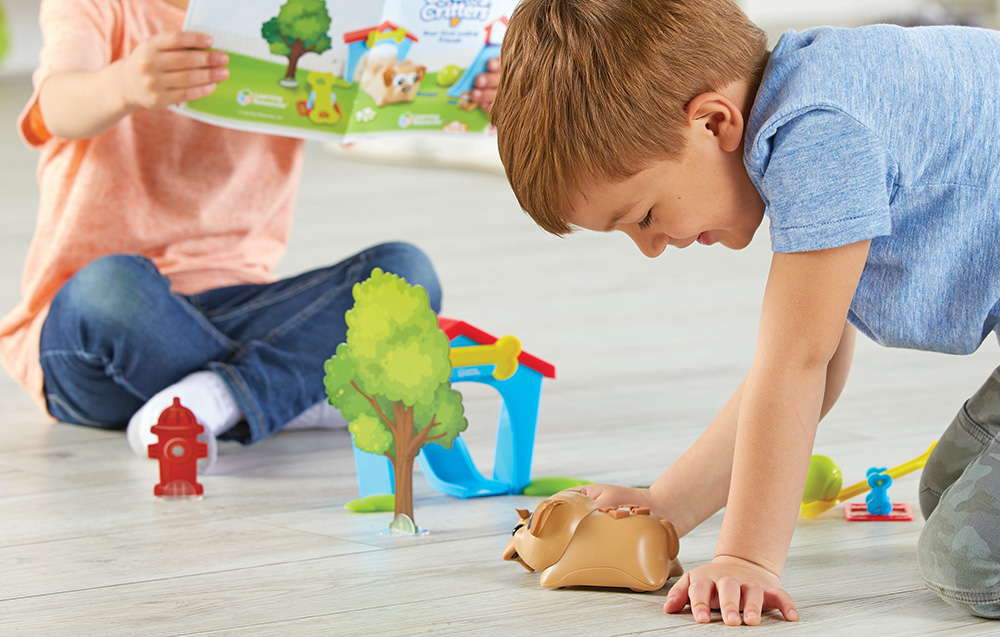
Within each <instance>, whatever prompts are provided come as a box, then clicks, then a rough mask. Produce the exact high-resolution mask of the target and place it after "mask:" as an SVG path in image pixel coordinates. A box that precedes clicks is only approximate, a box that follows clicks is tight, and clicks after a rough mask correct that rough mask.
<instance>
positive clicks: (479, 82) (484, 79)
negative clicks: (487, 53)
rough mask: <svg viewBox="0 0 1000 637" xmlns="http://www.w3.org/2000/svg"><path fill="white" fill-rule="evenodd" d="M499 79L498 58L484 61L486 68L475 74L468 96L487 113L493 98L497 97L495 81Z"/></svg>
mask: <svg viewBox="0 0 1000 637" xmlns="http://www.w3.org/2000/svg"><path fill="white" fill-rule="evenodd" d="M499 81H500V58H493V59H491V60H489V61H488V62H487V63H486V70H485V71H484V72H482V73H480V74H479V75H477V76H476V79H475V82H474V84H475V88H473V89H472V91H471V94H470V95H469V97H471V98H472V101H473V102H475V103H476V104H479V108H481V109H483V110H484V111H486V112H487V113H489V112H490V108H491V107H492V106H493V100H495V99H496V97H497V83H498V82H499Z"/></svg>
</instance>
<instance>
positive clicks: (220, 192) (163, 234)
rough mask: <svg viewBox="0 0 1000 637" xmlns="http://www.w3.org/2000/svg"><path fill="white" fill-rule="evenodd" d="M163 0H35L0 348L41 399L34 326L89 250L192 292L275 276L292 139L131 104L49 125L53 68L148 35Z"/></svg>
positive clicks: (297, 145) (170, 16)
mask: <svg viewBox="0 0 1000 637" xmlns="http://www.w3.org/2000/svg"><path fill="white" fill-rule="evenodd" d="M183 19H184V13H183V12H182V11H180V10H178V9H176V8H174V7H172V6H170V5H168V4H166V3H165V2H163V1H162V0H43V2H42V5H41V17H40V22H41V27H42V35H43V39H44V46H43V48H42V51H41V55H40V65H39V68H38V70H37V71H36V72H35V75H34V78H33V80H34V87H35V93H34V95H33V96H32V97H31V99H30V101H29V102H28V104H27V106H26V107H25V109H24V111H23V112H22V114H21V116H20V117H19V119H18V127H19V129H20V132H21V135H22V137H23V138H24V140H25V142H26V143H28V144H29V145H30V146H32V147H34V148H37V149H38V150H39V151H40V157H39V162H38V183H39V186H40V202H39V210H38V219H37V226H36V230H35V234H34V237H33V239H32V242H31V246H30V248H29V251H28V257H27V261H26V262H25V265H24V272H23V280H22V300H21V302H20V303H19V304H18V305H17V306H16V307H15V308H14V309H13V310H12V311H11V312H10V313H9V314H7V316H6V317H4V318H3V320H2V321H0V360H2V362H3V365H4V367H5V368H6V369H7V371H8V372H9V373H10V374H11V376H13V377H14V379H15V380H16V381H17V382H18V383H19V384H21V385H22V386H23V387H24V388H25V389H26V390H27V391H28V392H29V394H30V395H31V396H32V397H33V398H35V399H36V401H38V402H39V404H40V405H42V406H44V396H43V391H42V386H43V385H42V383H43V378H42V370H41V367H40V365H39V363H38V354H39V351H38V348H39V336H40V334H41V330H42V324H43V323H44V321H45V317H46V315H47V312H48V309H49V305H50V303H51V301H52V298H53V297H54V296H55V294H56V292H58V290H59V288H60V287H61V286H62V285H63V284H64V283H65V282H66V281H67V280H68V279H69V278H70V277H72V276H73V274H74V273H75V272H76V271H77V270H79V269H80V268H82V267H83V266H84V265H86V264H87V263H89V262H91V261H93V260H94V259H96V258H98V257H101V256H104V255H109V254H141V255H144V256H146V257H148V258H150V259H152V260H153V262H154V263H155V264H156V265H157V267H159V269H160V271H161V272H162V273H163V274H164V275H166V276H168V277H170V279H171V282H172V288H173V289H174V290H175V291H177V292H180V293H185V294H191V293H195V292H199V291H203V290H206V289H210V288H215V287H220V286H226V285H236V284H241V283H263V282H269V281H272V280H274V278H275V277H274V275H273V274H272V269H273V267H274V266H275V265H276V264H277V262H278V261H279V260H280V259H281V257H282V256H283V255H284V251H285V247H286V245H287V241H288V234H289V230H290V226H291V220H292V213H293V209H294V205H295V196H296V192H297V189H298V182H299V177H300V174H301V168H302V145H303V142H302V141H300V140H293V139H288V138H281V137H273V136H268V135H258V134H253V133H245V132H239V131H233V130H227V129H223V128H218V127H214V126H210V125H208V124H203V123H200V122H196V121H194V120H191V119H188V118H186V117H184V116H182V115H178V114H176V113H173V112H171V111H168V110H142V109H140V110H139V111H136V112H134V113H133V114H131V115H129V116H127V117H125V118H124V119H122V120H121V121H120V122H119V123H118V124H117V125H115V126H114V127H113V128H112V129H111V130H109V131H107V132H106V133H103V134H101V135H98V136H97V137H94V138H91V139H84V140H66V139H58V138H53V137H52V136H51V135H50V134H49V133H48V131H47V130H46V128H45V125H44V121H43V119H42V114H41V111H40V110H39V107H38V90H39V88H40V87H41V86H42V84H44V82H45V80H46V79H48V78H49V77H50V76H51V75H53V74H54V73H58V72H62V71H70V70H94V69H98V68H102V67H103V66H106V65H108V64H110V63H111V62H114V61H116V60H119V59H122V58H123V57H125V56H127V55H128V54H129V53H130V52H131V51H132V50H133V49H134V48H135V47H136V46H137V45H138V44H139V43H141V42H143V41H144V40H146V39H148V38H149V37H150V36H151V35H153V34H155V33H159V32H163V31H168V30H173V31H176V30H180V29H181V25H182V23H183Z"/></svg>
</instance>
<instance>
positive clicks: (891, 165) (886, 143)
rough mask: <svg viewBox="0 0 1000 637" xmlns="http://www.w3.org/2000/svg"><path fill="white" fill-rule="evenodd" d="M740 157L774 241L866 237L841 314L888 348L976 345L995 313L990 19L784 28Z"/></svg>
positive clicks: (999, 132) (832, 242)
mask: <svg viewBox="0 0 1000 637" xmlns="http://www.w3.org/2000/svg"><path fill="white" fill-rule="evenodd" d="M744 163H745V164H746V167H747V170H748V172H749V174H750V178H751V179H752V180H753V182H754V184H755V185H756V187H757V190H759V191H760V193H761V195H762V196H763V199H764V203H765V204H766V206H767V212H766V214H767V216H768V218H769V221H770V227H771V246H772V249H773V250H774V251H775V252H801V251H807V250H819V249H823V248H831V247H835V246H841V245H846V244H849V243H853V242H856V241H863V240H865V239H871V240H872V242H871V250H870V252H869V255H868V262H867V263H866V265H865V269H864V273H863V274H862V276H861V282H860V284H859V286H858V289H857V292H856V294H855V295H854V299H853V301H852V303H851V309H850V312H849V315H848V319H849V320H850V322H851V323H852V324H854V325H855V326H856V327H857V328H858V329H859V330H860V331H861V332H863V333H864V334H866V335H868V336H869V337H870V338H872V339H873V340H875V341H876V342H878V343H881V344H883V345H886V346H890V347H906V348H913V349H923V350H933V351H939V352H948V353H953V354H968V353H971V352H973V351H975V350H976V349H977V348H978V347H979V345H980V344H981V343H982V342H983V339H985V338H986V336H987V335H988V334H989V333H990V332H991V331H994V330H995V329H996V328H997V324H998V318H1000V32H995V31H988V30H980V29H971V28H964V27H920V28H910V29H904V28H900V27H895V26H888V25H879V26H871V27H863V28H860V29H835V28H818V29H812V30H809V31H804V32H801V33H795V32H788V33H785V34H784V35H782V36H781V39H780V40H779V41H778V43H777V45H776V46H775V48H774V51H773V52H772V54H771V58H770V60H769V62H768V65H767V69H766V70H765V73H764V79H763V82H762V84H761V86H760V90H759V91H758V93H757V98H756V100H755V102H754V104H753V109H752V112H751V113H750V118H749V120H748V122H747V137H746V147H745V154H744Z"/></svg>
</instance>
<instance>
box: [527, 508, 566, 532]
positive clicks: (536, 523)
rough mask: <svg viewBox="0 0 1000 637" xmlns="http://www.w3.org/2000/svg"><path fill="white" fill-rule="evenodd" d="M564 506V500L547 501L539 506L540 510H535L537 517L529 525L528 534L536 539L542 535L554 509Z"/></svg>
mask: <svg viewBox="0 0 1000 637" xmlns="http://www.w3.org/2000/svg"><path fill="white" fill-rule="evenodd" d="M563 504H566V503H565V502H563V501H562V500H545V501H544V502H542V503H541V504H539V505H538V508H537V509H535V517H533V518H532V519H531V524H529V525H528V532H529V533H531V535H532V536H534V537H538V536H539V535H541V534H542V529H544V528H545V522H546V521H547V520H548V519H549V516H550V515H552V511H553V509H555V508H556V507H557V506H560V505H563Z"/></svg>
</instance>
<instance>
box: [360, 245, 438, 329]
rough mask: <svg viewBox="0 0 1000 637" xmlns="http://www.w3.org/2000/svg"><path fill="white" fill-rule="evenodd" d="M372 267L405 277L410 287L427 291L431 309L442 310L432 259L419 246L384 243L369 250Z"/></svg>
mask: <svg viewBox="0 0 1000 637" xmlns="http://www.w3.org/2000/svg"><path fill="white" fill-rule="evenodd" d="M368 252H369V254H370V256H371V266H372V267H373V268H374V267H378V268H381V269H382V270H383V271H384V272H391V273H393V274H396V275H398V276H401V277H403V278H404V279H406V281H407V282H408V283H409V284H410V285H419V286H421V287H423V288H424V289H425V290H427V296H428V297H429V299H430V305H431V309H433V310H434V311H435V312H439V311H440V310H441V284H440V283H439V282H438V278H437V272H435V271H434V264H432V263H431V260H430V257H428V256H427V254H426V253H425V252H424V251H423V250H421V249H420V248H418V247H417V246H415V245H413V244H410V243H404V242H391V243H383V244H380V245H377V246H375V247H373V248H370V249H369V251H368Z"/></svg>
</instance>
